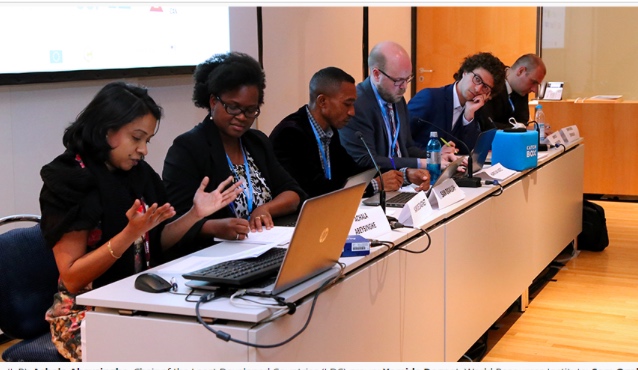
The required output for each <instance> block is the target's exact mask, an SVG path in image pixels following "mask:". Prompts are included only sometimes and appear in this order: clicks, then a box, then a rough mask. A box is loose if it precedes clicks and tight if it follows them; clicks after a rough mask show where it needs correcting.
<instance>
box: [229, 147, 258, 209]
mask: <svg viewBox="0 0 638 370" xmlns="http://www.w3.org/2000/svg"><path fill="white" fill-rule="evenodd" d="M239 147H240V148H241V154H242V155H243V156H244V170H245V171H246V182H247V183H248V189H246V187H245V186H244V190H243V191H244V196H245V197H246V207H247V209H248V219H250V214H251V213H252V212H253V182H252V181H251V179H250V166H249V165H248V159H246V152H245V151H244V146H243V145H242V143H241V139H239ZM226 160H228V166H229V167H230V170H231V171H232V173H233V174H234V175H235V179H236V180H237V181H239V174H237V172H235V167H234V166H233V162H231V161H230V158H229V157H228V154H226ZM228 206H229V207H230V210H231V211H232V212H233V213H235V205H234V202H231V203H229V204H228Z"/></svg>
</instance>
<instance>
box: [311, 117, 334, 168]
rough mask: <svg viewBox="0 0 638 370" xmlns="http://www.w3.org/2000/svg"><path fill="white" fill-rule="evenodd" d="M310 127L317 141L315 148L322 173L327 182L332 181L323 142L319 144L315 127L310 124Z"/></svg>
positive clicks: (319, 140)
mask: <svg viewBox="0 0 638 370" xmlns="http://www.w3.org/2000/svg"><path fill="white" fill-rule="evenodd" d="M310 127H312V132H313V133H314V134H315V139H316V140H317V146H319V153H321V164H322V165H323V172H324V174H325V175H326V178H327V179H328V180H332V171H331V170H330V161H329V160H328V156H327V155H326V150H325V149H324V147H323V142H321V138H320V137H319V133H318V132H317V128H316V127H315V125H313V124H312V122H310Z"/></svg>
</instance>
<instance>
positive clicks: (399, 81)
mask: <svg viewBox="0 0 638 370" xmlns="http://www.w3.org/2000/svg"><path fill="white" fill-rule="evenodd" d="M377 69H378V70H379V72H381V73H382V74H383V75H384V76H386V77H387V78H389V79H390V81H392V82H394V86H401V85H403V84H406V85H407V84H409V83H410V82H412V80H414V75H410V76H408V78H394V77H392V76H390V75H388V74H387V73H385V72H383V70H382V69H380V68H377Z"/></svg>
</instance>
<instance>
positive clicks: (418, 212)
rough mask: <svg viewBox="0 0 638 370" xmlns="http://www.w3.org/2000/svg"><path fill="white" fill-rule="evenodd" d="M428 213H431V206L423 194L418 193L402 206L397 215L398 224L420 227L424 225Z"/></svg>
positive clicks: (421, 192)
mask: <svg viewBox="0 0 638 370" xmlns="http://www.w3.org/2000/svg"><path fill="white" fill-rule="evenodd" d="M430 213H432V206H431V205H430V202H429V201H428V198H426V196H425V192H423V191H420V192H418V193H417V194H416V195H415V196H414V198H412V199H410V201H408V202H407V203H406V204H405V205H404V206H403V209H401V214H399V222H400V223H402V224H404V225H407V226H416V227H420V226H421V225H423V224H425V221H426V219H427V216H428V215H429V214H430Z"/></svg>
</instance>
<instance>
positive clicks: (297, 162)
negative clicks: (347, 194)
mask: <svg viewBox="0 0 638 370" xmlns="http://www.w3.org/2000/svg"><path fill="white" fill-rule="evenodd" d="M270 141H271V142H272V145H273V148H274V149H275V155H276V156H277V159H278V160H279V162H280V163H281V165H282V166H283V167H284V168H285V169H286V171H288V173H290V174H291V175H292V177H294V178H295V180H297V182H298V183H299V185H301V187H302V188H303V190H304V191H305V192H306V193H307V194H308V196H310V197H315V196H317V195H321V194H325V193H329V192H331V191H334V190H337V189H340V188H341V187H343V185H344V184H345V183H346V180H347V179H348V177H350V176H352V175H355V174H357V173H359V172H362V169H360V168H359V166H358V165H357V164H356V163H355V161H354V160H353V159H352V157H350V155H349V154H348V152H346V150H345V149H344V148H343V146H341V142H340V139H339V132H338V131H337V130H333V136H332V139H331V140H330V146H329V150H330V170H331V174H332V179H331V180H328V179H327V178H326V176H325V173H324V170H323V167H322V166H321V157H320V155H319V146H318V144H317V140H316V138H315V134H314V132H313V131H312V126H311V124H310V120H309V119H308V113H307V112H306V106H303V107H301V108H300V109H299V110H298V111H296V112H295V113H292V114H290V115H289V116H287V117H286V118H284V119H283V120H282V121H281V122H280V123H279V124H278V125H277V126H276V127H275V129H274V130H273V131H272V133H271V134H270ZM366 194H369V195H372V186H368V189H366ZM369 195H368V196H369Z"/></svg>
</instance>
